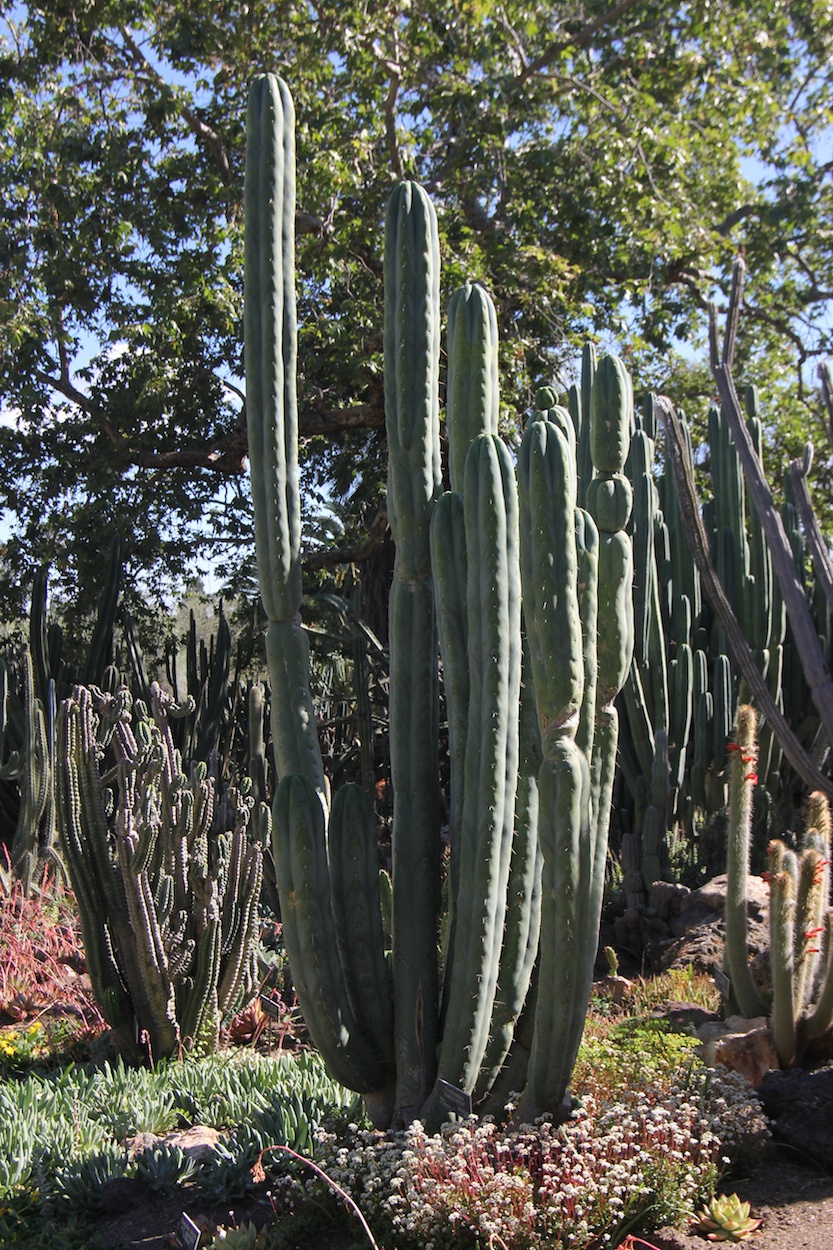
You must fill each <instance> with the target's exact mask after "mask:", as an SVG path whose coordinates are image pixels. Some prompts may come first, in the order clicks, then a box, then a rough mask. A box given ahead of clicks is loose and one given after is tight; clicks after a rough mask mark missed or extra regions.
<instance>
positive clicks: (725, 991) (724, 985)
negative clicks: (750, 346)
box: [712, 968, 732, 998]
mask: <svg viewBox="0 0 833 1250" xmlns="http://www.w3.org/2000/svg"><path fill="white" fill-rule="evenodd" d="M712 977H713V978H714V983H715V985H716V986H717V988H718V989H719V990H720V993H721V994H722V995H723V997H724V998H728V997H729V990H730V989H731V988H732V983H731V981H730V980H729V978H728V977H727V976H726V973H725V972H723V971H721V969H720V968H715V970H714V972H713V973H712Z"/></svg>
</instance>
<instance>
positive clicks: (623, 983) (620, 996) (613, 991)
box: [593, 973, 633, 1007]
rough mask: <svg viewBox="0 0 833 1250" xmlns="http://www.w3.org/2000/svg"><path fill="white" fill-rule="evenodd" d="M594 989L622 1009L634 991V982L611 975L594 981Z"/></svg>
mask: <svg viewBox="0 0 833 1250" xmlns="http://www.w3.org/2000/svg"><path fill="white" fill-rule="evenodd" d="M593 989H594V990H595V991H597V992H598V993H599V994H604V995H606V996H607V997H608V998H609V999H610V1000H611V1002H613V1003H615V1004H616V1006H617V1007H621V1006H622V1003H623V1002H624V1001H625V999H626V998H627V996H628V994H630V992H631V990H632V989H633V981H629V980H628V978H627V977H620V976H613V974H612V973H609V974H608V975H607V976H606V977H602V978H601V979H600V980H598V981H594V982H593Z"/></svg>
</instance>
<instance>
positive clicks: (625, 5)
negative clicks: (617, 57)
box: [518, 0, 637, 83]
mask: <svg viewBox="0 0 833 1250" xmlns="http://www.w3.org/2000/svg"><path fill="white" fill-rule="evenodd" d="M636 4H637V0H619V3H618V4H616V5H614V7H613V8H612V9H608V10H607V12H606V13H601V14H599V16H598V17H597V18H595V19H594V20H593V21H592V22H585V23H584V25H583V26H582V27H580V29H579V30H577V31H576V33H575V34H574V35H568V36H567V37H566V38H565V39H559V40H557V42H555V43H551V44H550V46H549V47H548V48H547V50H546V52H542V53H541V55H540V56H539V57H537V58H536V60H534V61H530V62H529V63H528V64H527V65H525V66H524V68H523V70H522V71H521V73H520V74H519V75H518V81H519V82H521V83H524V82H526V81H528V79H530V78H532V77H533V76H534V75H535V74H540V73H541V70H544V69H547V67H548V66H549V65H551V64H552V63H553V61H554V60H555V59H556V58H557V57H559V56H560V55H561V53H562V52H564V51H566V49H567V48H583V47H584V46H585V45H586V44H588V43H589V42H590V40H591V39H592V38H593V36H594V35H596V34H598V32H599V31H600V30H603V29H604V28H605V26H610V25H611V24H612V23H613V22H615V21H616V20H617V19H618V18H620V17H621V16H622V15H623V14H624V13H627V12H628V10H629V9H632V8H633V7H634V6H635V5H636Z"/></svg>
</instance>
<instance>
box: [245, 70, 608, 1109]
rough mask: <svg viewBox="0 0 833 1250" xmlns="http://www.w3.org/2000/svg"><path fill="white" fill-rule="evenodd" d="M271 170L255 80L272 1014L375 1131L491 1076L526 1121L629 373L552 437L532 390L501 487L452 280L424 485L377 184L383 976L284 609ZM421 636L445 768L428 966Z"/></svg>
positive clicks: (295, 554) (560, 898)
mask: <svg viewBox="0 0 833 1250" xmlns="http://www.w3.org/2000/svg"><path fill="white" fill-rule="evenodd" d="M293 162H294V137H293V116H292V103H291V99H290V97H289V93H288V91H287V89H286V87H285V85H284V84H283V83H281V82H280V81H279V80H278V79H276V78H274V77H272V76H269V75H265V76H262V77H260V78H258V79H256V80H255V82H254V84H253V86H252V91H251V95H250V104H249V121H248V148H247V167H246V301H245V307H246V360H247V404H248V421H249V438H250V461H251V472H252V495H253V500H254V509H255V521H256V536H257V550H258V566H259V571H260V583H261V594H262V598H263V604H264V608H265V609H266V613H267V617H268V620H269V624H268V632H267V652H268V657H269V662H270V676H271V685H272V703H271V712H272V738H273V743H274V748H275V759H276V764H277V771H278V774H279V777H280V782H279V785H278V788H277V792H276V795H275V802H274V809H273V815H274V821H273V824H274V833H273V837H274V857H275V864H276V873H277V880H278V888H279V893H280V897H281V908H282V918H283V923H284V934H285V940H286V946H287V951H288V954H289V957H290V963H291V966H292V971H293V978H294V982H295V985H296V989H297V992H298V997H299V1001H300V1004H301V1007H302V1010H303V1011H304V1014H305V1017H306V1020H307V1024H308V1026H309V1029H310V1032H311V1034H312V1036H313V1039H314V1041H315V1043H316V1045H317V1047H318V1048H319V1050H320V1051H321V1053H322V1055H323V1057H324V1059H325V1061H326V1062H327V1064H328V1067H329V1068H330V1070H331V1071H332V1072H333V1074H334V1075H335V1076H337V1077H338V1078H339V1079H341V1080H342V1081H344V1083H345V1084H347V1085H348V1086H349V1087H351V1088H353V1089H356V1090H358V1091H360V1092H361V1093H362V1094H363V1095H364V1096H365V1101H366V1104H367V1106H368V1109H369V1111H370V1113H371V1115H372V1116H373V1118H374V1120H375V1121H376V1122H377V1123H378V1124H380V1125H387V1124H389V1123H390V1122H391V1120H392V1119H394V1118H395V1119H396V1120H397V1121H399V1122H405V1123H407V1122H410V1121H411V1120H413V1119H414V1118H416V1117H418V1116H419V1117H421V1118H424V1119H426V1121H427V1122H428V1123H430V1124H438V1123H439V1122H440V1121H441V1120H442V1118H443V1117H444V1114H445V1110H446V1108H447V1107H448V1105H449V1103H448V1102H447V1099H448V1098H449V1096H450V1095H451V1096H453V1102H454V1106H455V1108H460V1107H462V1106H463V1104H467V1105H470V1099H471V1098H472V1096H474V1098H475V1099H476V1100H477V1099H482V1098H485V1097H486V1096H487V1095H488V1093H489V1090H490V1088H491V1086H492V1084H493V1082H494V1081H495V1078H496V1077H497V1074H498V1073H499V1072H500V1070H501V1068H502V1067H503V1066H504V1065H505V1066H506V1067H507V1068H508V1069H511V1070H512V1072H513V1074H515V1075H516V1076H519V1077H520V1085H523V1084H525V1083H526V1084H527V1095H526V1098H527V1106H528V1107H529V1108H530V1109H538V1108H541V1109H548V1110H551V1111H558V1110H559V1109H560V1106H561V1103H562V1100H563V1097H564V1094H565V1091H566V1087H567V1081H568V1079H569V1075H570V1071H571V1068H572V1064H573V1062H574V1059H575V1053H576V1049H577V1047H578V1043H579V1039H580V1036H581V1029H582V1025H583V1019H584V1013H585V1010H586V1006H587V1000H588V996H589V991H590V981H591V973H592V965H593V959H594V957H595V952H596V941H597V932H598V922H599V911H600V907H601V893H602V884H603V879H604V864H605V857H606V848H607V829H608V819H609V810H610V801H611V791H612V784H613V772H614V766H615V758H616V743H617V734H618V721H617V715H616V711H615V708H614V700H615V697H616V694H617V693H618V690H619V688H620V687H621V684H622V682H623V681H624V678H625V675H626V673H627V670H628V666H629V664H630V653H631V649H632V639H633V627H632V621H631V608H630V601H631V589H630V588H631V556H630V540H629V538H628V536H627V534H626V532H625V526H626V524H627V520H628V513H629V511H630V488H629V485H628V483H627V480H626V478H625V477H624V476H623V472H622V471H623V468H624V464H625V460H626V457H627V450H628V440H629V437H630V426H631V421H632V413H633V401H632V392H631V386H630V379H629V377H628V375H627V373H626V372H625V370H624V369H623V368H622V366H621V365H620V364H619V362H617V361H615V360H614V359H613V358H612V357H609V358H606V359H605V360H603V361H602V362H601V364H600V365H599V368H598V370H597V371H596V376H595V379H594V380H593V383H592V387H591V386H590V385H588V386H587V394H586V396H585V401H586V402H585V406H584V410H583V413H584V423H583V426H581V427H580V430H579V437H577V435H576V430H575V427H574V424H573V421H574V419H577V420H578V422H579V423H580V419H581V405H580V403H579V401H578V397H577V396H574V397H573V401H572V402H573V408H574V410H575V414H576V415H575V418H574V417H573V416H571V413H570V412H569V411H567V410H565V409H561V408H559V407H558V406H557V405H556V404H555V403H554V402H553V397H552V396H549V395H547V396H545V397H543V402H542V407H541V410H540V411H539V412H537V413H535V414H534V415H533V417H532V418H531V419H530V421H529V422H528V424H527V430H526V434H525V436H524V440H523V444H522V448H521V453H520V461H519V472H518V481H517V483H516V477H515V471H514V467H513V465H512V462H511V459H510V457H509V455H508V452H507V450H506V448H505V446H504V444H503V443H502V442H501V440H500V439H499V437H498V435H497V413H498V389H497V388H498V380H497V378H498V371H497V329H496V321H495V314H494V309H493V307H492V305H491V301H490V299H489V297H488V296H487V295H486V293H485V292H484V291H483V290H482V289H481V288H479V287H476V286H466V287H464V288H462V289H461V291H459V292H458V293H457V294H456V295H455V297H454V299H453V300H452V304H451V307H450V310H449V379H448V406H447V413H446V415H447V422H448V432H449V458H450V472H451V484H452V488H453V489H452V490H451V491H449V492H446V493H445V494H443V492H442V482H441V465H440V441H439V385H438V381H439V351H440V311H439V248H438V242H437V227H436V219H435V215H434V210H433V207H432V205H431V203H430V201H429V199H428V197H427V196H426V194H425V192H424V191H423V190H422V189H421V188H420V187H418V186H417V185H415V184H413V183H407V182H406V183H402V184H400V185H399V186H398V187H397V188H396V189H395V190H394V192H393V194H392V196H391V199H390V203H389V206H388V212H387V221H386V245H385V304H386V308H385V336H384V337H385V370H386V373H385V395H386V409H387V432H388V447H389V475H388V516H389V519H390V524H391V530H392V533H393V537H394V541H395V544H396V564H395V569H394V581H393V587H392V591H391V598H390V757H391V781H392V787H393V793H394V814H393V843H392V850H393V892H392V952H391V959H390V964H389V963H388V960H387V958H386V945H387V942H386V937H385V932H384V926H383V920H382V906H381V897H380V890H379V874H378V867H377V859H376V820H375V816H374V812H373V808H372V804H371V802H370V800H369V798H368V794H367V791H366V790H365V789H364V788H363V787H361V786H345V787H341V788H340V789H338V790H337V791H336V793H335V795H334V796H332V795H331V794H330V792H329V785H328V782H327V780H326V778H325V776H324V770H323V766H322V762H321V754H320V750H319V745H318V739H317V735H316V731H315V717H314V713H313V709H312V701H311V697H310V690H309V662H308V648H307V643H306V639H305V637H304V633H303V631H302V629H301V626H300V618H299V608H300V603H301V579H300V558H299V551H300V526H299V519H298V518H299V511H300V507H299V498H298V486H297V428H296V425H297V420H296V399H295V354H296V331H295V295H294V258H293V250H294V241H293V229H294V163H293ZM581 429H583V431H584V433H583V435H582V433H581ZM577 448H578V449H581V448H584V449H585V450H587V449H588V448H589V451H590V453H591V454H592V462H593V464H594V465H595V473H596V478H595V481H594V483H593V490H592V491H591V492H590V495H591V496H592V497H591V498H589V499H588V507H589V508H590V511H592V512H593V513H595V515H596V522H594V520H593V519H592V517H591V515H590V512H585V511H584V510H582V509H580V508H577V491H578V471H577ZM522 592H523V593H522ZM522 598H523V612H524V622H525V624H524V629H525V635H526V638H525V643H524V644H523V645H522V639H523V634H522V630H521V600H522ZM438 644H439V646H440V648H441V651H442V660H443V680H444V686H445V693H446V700H447V707H448V720H449V749H450V755H451V811H450V824H451V861H450V866H449V880H448V888H447V894H448V899H449V917H448V920H447V922H446V923H445V924H444V926H443V929H444V933H445V941H444V947H443V952H442V960H440V959H439V958H438V949H437V934H438V931H439V927H440V916H439V909H440V888H439V887H440V867H441V862H440V861H441V857H440V850H441V843H440V836H439V833H440V802H439V766H438V742H439V732H438V731H439V724H438V722H439V698H438V695H439V673H438V665H437V649H438ZM524 653H525V655H524ZM524 665H525V666H526V668H525V671H524V677H523V681H522V676H521V673H522V667H523V666H524ZM522 686H523V691H524V696H523V698H522V697H521V690H522ZM383 880H384V878H383ZM539 934H540V940H539ZM536 955H538V956H539V958H538V967H537V974H535V975H533V969H534V966H535V963H536ZM531 984H532V987H533V988H532V990H531V991H530V985H531ZM524 1008H525V1014H524V1016H523V1019H522V1026H523V1027H521V1026H519V1030H518V1032H517V1034H516V1030H515V1025H516V1022H517V1021H518V1018H519V1017H520V1016H521V1013H522V1011H523V1010H524ZM513 1036H514V1039H515V1045H514V1046H513ZM518 1087H519V1086H518V1084H515V1085H514V1088H518Z"/></svg>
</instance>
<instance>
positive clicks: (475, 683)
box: [438, 434, 521, 1093]
mask: <svg viewBox="0 0 833 1250" xmlns="http://www.w3.org/2000/svg"><path fill="white" fill-rule="evenodd" d="M464 506H465V530H466V539H467V549H468V560H467V569H468V581H467V590H466V605H467V617H468V630H467V638H468V669H469V684H470V696H469V711H468V721H469V724H468V736H467V745H466V760H465V778H466V790H465V795H464V798H463V811H462V821H461V838H460V846H459V855H460V872H459V886H458V895H457V900H456V910H457V914H456V927H455V944H454V949H453V951H452V953H451V955H452V957H451V967H450V986H449V992H448V995H447V1007H446V1014H445V1020H444V1027H443V1038H442V1044H441V1047H440V1057H439V1066H438V1074H439V1076H440V1077H441V1078H442V1079H444V1080H447V1081H448V1080H450V1081H452V1082H454V1083H455V1084H456V1083H459V1084H461V1085H462V1087H463V1088H464V1089H466V1090H467V1092H469V1093H470V1092H471V1091H472V1090H473V1089H474V1086H475V1082H476V1080H477V1076H478V1072H479V1068H480V1064H481V1061H482V1059H483V1055H484V1053H485V1050H486V1045H487V1042H488V1037H489V1027H490V1021H491V1014H492V1006H493V1001H494V995H495V985H496V981H497V974H498V968H499V965H500V948H501V944H502V940H503V929H504V916H505V911H506V890H507V880H508V874H509V860H510V855H511V845H512V830H513V824H514V811H515V791H516V785H517V771H518V706H519V697H520V679H521V619H520V571H519V563H518V541H519V539H518V503H517V490H516V486H515V475H514V470H513V467H512V463H511V460H510V457H509V453H508V451H507V450H506V447H505V446H504V444H503V443H502V442H501V441H500V439H499V438H498V437H497V435H496V434H481V435H480V436H478V437H477V438H476V439H475V441H474V442H473V443H472V446H471V448H470V450H469V453H468V457H467V460H466V471H465V495H464ZM452 853H454V848H452Z"/></svg>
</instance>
